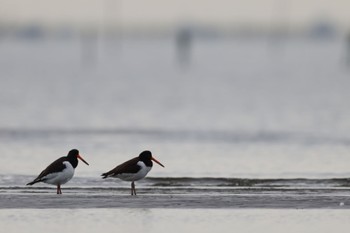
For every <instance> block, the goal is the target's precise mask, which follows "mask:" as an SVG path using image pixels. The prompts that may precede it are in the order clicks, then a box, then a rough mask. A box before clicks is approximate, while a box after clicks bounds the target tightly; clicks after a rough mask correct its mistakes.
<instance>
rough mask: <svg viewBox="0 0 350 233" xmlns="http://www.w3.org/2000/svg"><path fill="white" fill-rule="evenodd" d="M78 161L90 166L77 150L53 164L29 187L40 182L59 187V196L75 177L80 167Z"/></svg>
mask: <svg viewBox="0 0 350 233" xmlns="http://www.w3.org/2000/svg"><path fill="white" fill-rule="evenodd" d="M78 159H80V160H81V161H83V162H84V163H85V164H86V165H89V164H88V163H87V162H86V161H85V160H84V159H83V158H82V157H81V156H80V155H79V151H78V150H77V149H73V150H71V151H69V153H68V155H67V156H65V157H61V158H59V159H57V160H56V161H54V162H53V163H51V164H50V165H49V166H48V167H47V168H46V169H45V170H43V171H42V172H41V173H40V174H39V176H38V177H37V178H35V179H34V180H33V181H32V182H30V183H28V184H27V185H33V184H35V183H38V182H44V183H47V184H53V185H57V194H62V191H61V185H62V184H65V183H67V182H68V181H69V180H70V179H72V177H73V175H74V169H75V168H76V167H77V166H78Z"/></svg>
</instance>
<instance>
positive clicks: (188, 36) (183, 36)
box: [175, 27, 193, 67]
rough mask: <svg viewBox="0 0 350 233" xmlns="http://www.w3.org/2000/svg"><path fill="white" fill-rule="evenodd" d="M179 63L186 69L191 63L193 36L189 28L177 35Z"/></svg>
mask: <svg viewBox="0 0 350 233" xmlns="http://www.w3.org/2000/svg"><path fill="white" fill-rule="evenodd" d="M175 37H176V42H175V43H176V52H177V61H178V63H179V64H180V66H182V67H185V66H188V65H190V62H191V49H192V43H193V34H192V31H191V29H190V28H189V27H182V28H180V29H179V30H178V31H177V33H176V36H175Z"/></svg>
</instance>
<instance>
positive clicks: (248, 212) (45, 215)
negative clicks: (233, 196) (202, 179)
mask: <svg viewBox="0 0 350 233" xmlns="http://www.w3.org/2000/svg"><path fill="white" fill-rule="evenodd" d="M349 214H350V212H349V210H290V209H278V210H271V209H234V210H227V209H226V210H222V209H220V210H214V209H206V210H200V209H143V208H141V209H139V208H136V209H128V208H126V209H50V210H38V209H34V210H33V209H26V210H23V209H10V210H0V223H1V227H2V230H3V231H5V232H9V233H11V232H28V233H31V232H33V233H38V232H48V231H53V232H56V231H63V232H65V231H68V232H71V231H74V232H101V230H103V231H125V232H135V233H138V232H152V233H158V232H159V233H160V232H232V231H235V232H246V233H248V232H249V233H250V232H251V233H253V232H264V233H265V232H266V233H274V232H276V233H277V232H286V233H295V232H298V233H329V232H332V231H346V230H347V229H349V227H350V222H349Z"/></svg>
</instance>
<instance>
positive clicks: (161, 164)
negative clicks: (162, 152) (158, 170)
mask: <svg viewBox="0 0 350 233" xmlns="http://www.w3.org/2000/svg"><path fill="white" fill-rule="evenodd" d="M151 159H152V160H153V161H154V162H156V163H158V164H159V165H160V166H162V167H164V165H163V164H161V163H160V162H159V161H158V160H156V159H155V158H154V157H152V158H151Z"/></svg>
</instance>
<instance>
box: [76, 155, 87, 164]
mask: <svg viewBox="0 0 350 233" xmlns="http://www.w3.org/2000/svg"><path fill="white" fill-rule="evenodd" d="M77 157H78V159H80V160H81V161H83V162H84V163H85V164H86V165H89V164H88V163H87V162H86V161H85V160H84V159H83V158H82V157H81V156H80V155H77Z"/></svg>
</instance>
